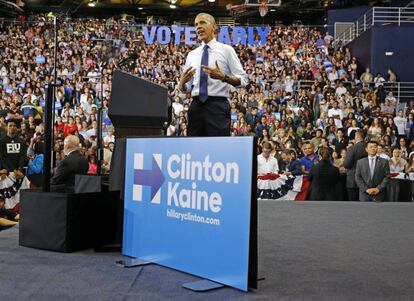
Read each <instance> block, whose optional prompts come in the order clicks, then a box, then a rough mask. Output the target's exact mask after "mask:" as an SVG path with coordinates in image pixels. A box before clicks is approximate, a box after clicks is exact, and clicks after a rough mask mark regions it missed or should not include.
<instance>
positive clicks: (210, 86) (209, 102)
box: [178, 13, 248, 136]
mask: <svg viewBox="0 0 414 301" xmlns="http://www.w3.org/2000/svg"><path fill="white" fill-rule="evenodd" d="M195 27H196V32H197V37H198V39H199V40H200V41H201V45H200V46H199V47H197V48H196V49H194V50H192V51H191V52H190V53H189V54H188V56H187V59H186V63H185V66H184V72H183V73H182V75H181V77H180V81H179V86H178V87H179V90H181V91H182V92H187V91H188V92H190V91H191V96H192V102H191V105H190V108H189V111H188V128H187V131H188V136H230V122H231V119H230V103H229V100H228V96H229V92H230V88H231V87H232V86H233V87H238V86H242V87H244V86H246V85H247V83H248V80H247V75H246V72H245V71H244V70H243V67H242V65H241V63H240V60H239V58H238V57H237V54H236V51H235V50H234V49H233V47H231V46H229V45H225V44H223V43H220V42H218V41H217V40H216V39H215V36H214V33H215V30H216V28H217V26H216V21H215V19H214V17H213V16H211V15H209V14H206V13H200V14H198V15H197V16H196V18H195Z"/></svg>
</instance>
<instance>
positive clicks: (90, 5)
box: [88, 2, 96, 7]
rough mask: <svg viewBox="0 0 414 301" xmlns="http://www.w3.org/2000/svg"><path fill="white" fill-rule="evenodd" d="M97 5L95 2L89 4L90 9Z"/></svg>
mask: <svg viewBox="0 0 414 301" xmlns="http://www.w3.org/2000/svg"><path fill="white" fill-rule="evenodd" d="M95 5H96V4H95V2H89V3H88V6H89V7H95Z"/></svg>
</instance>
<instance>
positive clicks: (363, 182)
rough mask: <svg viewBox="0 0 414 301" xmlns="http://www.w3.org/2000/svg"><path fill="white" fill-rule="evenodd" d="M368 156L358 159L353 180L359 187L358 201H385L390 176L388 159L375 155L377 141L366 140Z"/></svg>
mask: <svg viewBox="0 0 414 301" xmlns="http://www.w3.org/2000/svg"><path fill="white" fill-rule="evenodd" d="M366 151H367V153H368V157H365V158H362V159H360V160H358V162H357V165H356V171H355V182H356V184H357V185H358V188H359V201H377V202H382V201H385V198H386V189H387V185H388V181H389V177H390V166H389V163H388V160H385V159H383V158H380V157H379V156H377V151H378V142H377V141H375V140H371V141H370V142H368V144H367V147H366Z"/></svg>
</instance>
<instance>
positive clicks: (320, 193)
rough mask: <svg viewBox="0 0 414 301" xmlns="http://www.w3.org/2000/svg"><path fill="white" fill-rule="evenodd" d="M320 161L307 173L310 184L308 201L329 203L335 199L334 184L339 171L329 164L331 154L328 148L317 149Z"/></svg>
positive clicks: (337, 178)
mask: <svg viewBox="0 0 414 301" xmlns="http://www.w3.org/2000/svg"><path fill="white" fill-rule="evenodd" d="M319 158H321V160H320V161H319V162H318V163H316V164H314V165H313V166H312V168H311V169H310V171H309V175H308V180H309V181H310V182H311V186H310V194H309V197H308V199H309V200H315V201H329V200H335V199H337V196H336V189H335V188H336V184H337V183H338V180H339V169H338V167H336V166H333V165H332V163H331V153H330V152H329V150H328V148H326V147H322V148H320V149H319Z"/></svg>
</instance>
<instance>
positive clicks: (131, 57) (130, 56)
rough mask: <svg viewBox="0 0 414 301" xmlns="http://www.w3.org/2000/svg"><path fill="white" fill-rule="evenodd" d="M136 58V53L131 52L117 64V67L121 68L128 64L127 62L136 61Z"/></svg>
mask: <svg viewBox="0 0 414 301" xmlns="http://www.w3.org/2000/svg"><path fill="white" fill-rule="evenodd" d="M137 58H138V53H136V52H133V53H131V54H130V55H129V56H128V57H127V58H124V59H122V60H121V61H120V62H119V63H118V67H122V66H124V65H126V64H128V63H129V62H131V61H134V60H136V59H137Z"/></svg>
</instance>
